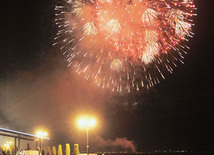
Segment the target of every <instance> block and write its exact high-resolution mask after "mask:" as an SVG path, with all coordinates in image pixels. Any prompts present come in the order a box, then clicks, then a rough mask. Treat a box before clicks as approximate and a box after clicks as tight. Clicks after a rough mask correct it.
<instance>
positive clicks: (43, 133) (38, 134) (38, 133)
mask: <svg viewBox="0 0 214 155" xmlns="http://www.w3.org/2000/svg"><path fill="white" fill-rule="evenodd" d="M47 135H48V134H47V132H43V131H38V132H37V133H36V136H37V137H38V138H40V154H41V151H42V140H43V138H45V137H46V136H47Z"/></svg>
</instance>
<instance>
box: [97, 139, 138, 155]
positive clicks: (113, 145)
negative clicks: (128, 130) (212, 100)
mask: <svg viewBox="0 0 214 155" xmlns="http://www.w3.org/2000/svg"><path fill="white" fill-rule="evenodd" d="M93 142H94V145H95V147H96V149H97V150H99V151H132V152H136V146H135V145H134V142H133V141H130V140H128V139H127V138H125V137H123V138H115V140H112V139H108V140H105V139H103V138H102V137H100V136H97V137H95V138H94V139H93Z"/></svg>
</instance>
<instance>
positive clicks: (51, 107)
mask: <svg viewBox="0 0 214 155" xmlns="http://www.w3.org/2000/svg"><path fill="white" fill-rule="evenodd" d="M4 3H5V4H4V5H2V6H4V7H6V8H7V9H6V10H5V11H4V12H3V13H2V15H1V18H2V20H3V21H2V22H1V27H2V28H1V33H0V34H1V46H0V51H1V55H0V58H1V61H0V62H1V65H0V70H1V72H0V127H6V128H10V129H15V130H20V131H24V132H29V133H35V129H36V128H40V127H42V128H45V129H47V130H48V131H49V136H50V138H51V139H52V140H51V141H50V145H51V144H54V145H57V144H59V143H62V144H63V143H66V142H70V143H83V142H81V140H82V139H84V137H81V133H80V132H78V131H77V130H76V128H75V127H74V120H75V117H76V116H77V114H80V113H82V112H89V113H93V114H95V115H97V116H98V117H99V128H97V129H96V130H95V132H93V133H92V137H96V136H100V137H102V138H104V139H105V140H108V139H115V138H123V137H126V138H127V139H128V140H131V141H134V143H135V144H136V146H137V150H138V151H142V150H154V149H187V150H214V147H213V146H214V124H213V122H214V112H213V110H214V106H213V96H214V95H213V86H214V85H213V83H214V81H213V78H214V77H213V65H214V63H213V58H214V57H213V26H214V25H213V23H214V22H213V15H212V14H213V6H214V2H213V0H200V1H199V0H196V2H195V4H196V6H197V8H198V11H197V14H198V16H197V17H196V18H195V27H194V28H193V32H194V33H195V36H194V38H193V39H190V41H189V42H188V45H189V46H190V47H191V49H190V50H189V51H188V55H186V56H185V60H184V62H185V64H184V65H181V64H180V65H178V67H177V68H175V70H174V72H173V74H166V80H162V81H161V83H160V84H159V85H157V86H155V87H153V88H152V89H150V90H147V91H140V92H138V93H136V92H135V93H129V94H117V93H112V92H109V91H107V90H103V89H101V88H98V87H96V86H94V85H93V84H90V83H89V82H87V81H85V80H84V79H83V78H82V77H81V76H79V75H76V74H75V73H73V72H72V69H71V68H67V63H66V61H65V58H64V57H63V55H62V54H61V53H60V51H58V49H56V48H54V47H52V43H53V38H54V36H55V32H56V27H55V24H54V5H55V2H53V1H51V0H34V1H31V0H28V1H27V0H13V1H12V0H11V1H5V2H4ZM91 140H93V138H91ZM94 145H96V143H95V144H94Z"/></svg>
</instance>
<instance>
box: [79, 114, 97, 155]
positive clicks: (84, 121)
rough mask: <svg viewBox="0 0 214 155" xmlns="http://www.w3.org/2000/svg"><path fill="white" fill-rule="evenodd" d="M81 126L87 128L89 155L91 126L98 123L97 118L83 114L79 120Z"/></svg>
mask: <svg viewBox="0 0 214 155" xmlns="http://www.w3.org/2000/svg"><path fill="white" fill-rule="evenodd" d="M77 123H78V126H79V127H80V128H86V140H87V155H89V142H88V137H89V128H92V127H94V126H95V125H96V123H97V122H96V119H95V118H93V117H90V116H82V117H80V118H79V119H78V121H77Z"/></svg>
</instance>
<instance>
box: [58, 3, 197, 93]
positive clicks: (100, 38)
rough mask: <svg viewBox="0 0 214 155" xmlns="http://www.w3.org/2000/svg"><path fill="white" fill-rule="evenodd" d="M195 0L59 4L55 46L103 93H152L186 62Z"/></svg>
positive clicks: (191, 33)
mask: <svg viewBox="0 0 214 155" xmlns="http://www.w3.org/2000/svg"><path fill="white" fill-rule="evenodd" d="M195 10H196V8H195V6H194V4H193V0H61V1H60V2H59V4H58V5H57V6H56V7H55V11H56V19H55V21H56V24H57V25H58V33H57V36H56V38H55V43H54V45H58V46H59V48H60V49H61V50H62V51H63V53H64V54H65V55H66V56H67V61H68V63H69V66H70V65H71V64H72V65H73V66H74V67H75V68H76V72H77V73H79V74H83V75H84V76H85V78H86V79H87V80H88V79H93V80H94V81H95V82H96V83H97V85H98V86H102V88H105V87H110V88H112V90H114V91H122V90H128V91H129V92H130V91H131V90H132V89H136V90H139V89H142V88H144V87H145V88H150V87H152V86H153V85H155V84H157V83H159V81H160V78H164V75H163V73H164V72H165V70H166V71H169V72H170V73H172V71H173V67H176V66H177V65H176V64H177V63H178V62H182V63H183V61H182V59H183V58H184V57H183V54H184V53H186V52H185V49H186V48H189V47H188V46H186V45H184V43H185V42H186V41H188V37H192V36H193V32H192V31H191V28H192V26H193V20H192V17H193V16H195V15H196V14H195V13H194V11H195Z"/></svg>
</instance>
